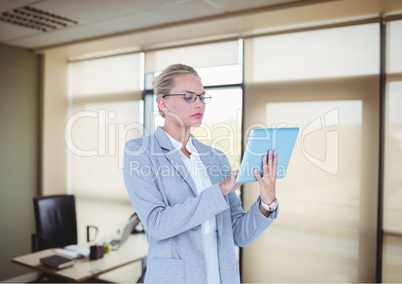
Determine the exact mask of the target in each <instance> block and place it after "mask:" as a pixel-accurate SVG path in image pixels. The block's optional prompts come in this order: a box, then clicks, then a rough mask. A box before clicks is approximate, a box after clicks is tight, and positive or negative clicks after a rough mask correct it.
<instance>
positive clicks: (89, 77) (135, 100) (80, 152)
mask: <svg viewBox="0 0 402 284" xmlns="http://www.w3.org/2000/svg"><path fill="white" fill-rule="evenodd" d="M142 70H143V64H142V56H141V54H129V55H121V56H114V57H106V58H101V59H93V60H86V61H77V62H72V63H71V64H70V102H69V103H70V115H69V118H68V120H67V123H66V128H65V139H66V145H67V148H68V157H69V167H68V187H69V192H71V193H73V194H74V195H76V197H77V214H78V216H80V218H79V219H78V221H79V222H80V224H78V228H79V230H80V229H82V228H85V226H86V225H87V224H93V225H96V226H98V227H99V228H100V232H101V234H102V235H103V236H106V235H110V234H114V233H116V231H117V229H119V228H120V226H123V225H124V224H125V222H126V221H127V220H128V218H129V217H130V215H131V214H132V213H133V211H134V210H133V208H132V205H131V203H130V202H129V200H128V197H127V192H126V189H125V185H124V181H123V176H122V170H121V169H122V157H123V151H124V143H125V141H126V140H127V139H130V138H136V137H140V136H142V135H143V109H144V106H143V101H142V99H141V88H142V80H143V79H142V78H143V73H142V72H143V71H142ZM105 206H107V207H108V210H104V208H105ZM83 236H85V232H80V231H79V239H80V240H81V241H82V242H83V241H84V239H83Z"/></svg>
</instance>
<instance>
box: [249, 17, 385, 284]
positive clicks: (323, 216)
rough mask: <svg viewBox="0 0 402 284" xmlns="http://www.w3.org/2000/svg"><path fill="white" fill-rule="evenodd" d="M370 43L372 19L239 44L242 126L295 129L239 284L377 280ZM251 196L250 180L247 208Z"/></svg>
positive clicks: (374, 59)
mask: <svg viewBox="0 0 402 284" xmlns="http://www.w3.org/2000/svg"><path fill="white" fill-rule="evenodd" d="M378 46H379V26H378V25H376V24H367V25H361V26H350V27H342V28H331V29H325V30H315V31H314V30H313V31H306V32H300V33H288V34H283V35H275V36H266V37H261V38H254V39H251V38H250V39H249V40H247V41H246V42H245V52H246V58H249V59H250V60H248V61H245V65H246V66H245V70H249V72H248V73H246V74H245V78H246V82H245V90H246V93H245V101H244V108H245V111H244V125H245V129H246V130H247V129H251V128H252V127H254V126H257V125H258V126H261V125H265V126H266V127H274V126H279V127H292V126H298V127H300V132H299V135H298V138H297V141H296V145H295V148H294V152H293V155H292V158H291V160H290V164H289V168H288V173H287V176H286V177H285V178H284V179H283V180H279V181H278V182H277V196H278V199H279V203H280V206H282V207H281V209H280V214H279V215H280V217H279V218H278V220H276V221H275V224H274V225H273V226H272V227H271V228H270V229H269V230H267V231H266V232H264V234H263V235H262V236H261V237H260V238H258V239H257V240H256V241H254V242H253V243H252V244H250V245H249V246H247V247H245V248H244V249H243V259H242V264H243V266H242V280H243V281H245V282H266V281H267V279H268V280H269V282H293V283H294V282H306V283H307V282H308V283H312V282H370V281H372V279H375V269H374V268H375V264H376V249H375V247H376V222H372V221H373V220H376V218H377V215H376V212H375V211H373V210H372V207H371V206H372V204H376V200H377V199H376V197H377V185H378V181H377V176H376V173H377V172H378V156H377V155H373V150H374V151H376V149H378V140H379V137H378V131H377V129H378V125H379V120H378V108H379V105H378V102H379V98H378V90H379V86H378V72H379V68H378V66H379V63H378V62H379V48H378ZM306 79H308V80H306ZM367 108H370V111H369V112H367V111H366V109H367ZM369 113H370V114H369ZM362 141H364V143H362ZM278 154H279V155H280V153H278ZM368 157H369V158H368ZM368 159H369V160H370V163H368ZM258 194H259V189H258V184H255V183H250V184H246V185H245V186H244V189H243V197H244V205H245V207H246V209H247V208H248V207H249V206H251V204H252V203H253V202H255V200H256V198H257V196H258ZM363 232H364V233H363ZM363 235H364V237H363ZM261 251H265V252H269V253H268V254H267V253H265V254H261V253H260V252H261ZM255 255H259V261H258V262H255ZM272 255H275V261H272V259H271V256H272ZM267 263H269V265H266V264H267ZM289 271H290V273H289Z"/></svg>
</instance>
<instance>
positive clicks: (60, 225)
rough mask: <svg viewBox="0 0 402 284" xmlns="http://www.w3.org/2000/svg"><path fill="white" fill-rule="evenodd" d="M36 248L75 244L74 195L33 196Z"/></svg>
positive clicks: (75, 217)
mask: <svg viewBox="0 0 402 284" xmlns="http://www.w3.org/2000/svg"><path fill="white" fill-rule="evenodd" d="M33 201H34V212H35V222H36V238H37V250H43V249H47V248H54V247H63V246H66V245H71V244H77V216H76V211H75V197H74V195H50V196H44V197H35V198H34V200H33Z"/></svg>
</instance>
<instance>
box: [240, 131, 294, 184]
mask: <svg viewBox="0 0 402 284" xmlns="http://www.w3.org/2000/svg"><path fill="white" fill-rule="evenodd" d="M298 133H299V128H298V127H292V128H255V129H252V130H251V132H250V135H249V137H248V141H247V146H246V149H245V151H244V154H243V159H242V162H241V165H240V169H239V174H238V176H237V179H236V183H246V182H253V181H257V178H256V177H255V175H254V172H253V171H254V169H257V170H258V171H259V172H260V174H261V175H262V157H263V156H264V155H266V154H267V153H268V150H276V151H277V153H278V166H277V169H276V177H277V178H278V179H280V178H284V177H285V175H286V171H287V168H288V165H289V161H290V157H291V156H292V152H293V147H294V145H295V143H296V138H297V134H298Z"/></svg>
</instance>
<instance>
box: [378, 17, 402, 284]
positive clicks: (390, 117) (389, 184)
mask: <svg viewBox="0 0 402 284" xmlns="http://www.w3.org/2000/svg"><path fill="white" fill-rule="evenodd" d="M401 35H402V21H401V20H399V21H392V22H389V23H388V43H389V46H388V50H389V54H388V60H387V63H388V65H387V70H388V74H387V78H388V81H387V92H386V106H385V151H384V152H385V157H384V223H383V225H384V244H383V264H382V267H383V273H382V275H383V279H382V280H383V282H402V274H401V271H402V257H401V255H402V221H401V220H402V205H401V202H400V200H402V189H401V183H402V178H401V175H400V172H401V169H402V161H401V159H400V157H401V153H402V115H401V109H402V56H401V53H400V49H401V48H402V36H401Z"/></svg>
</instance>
